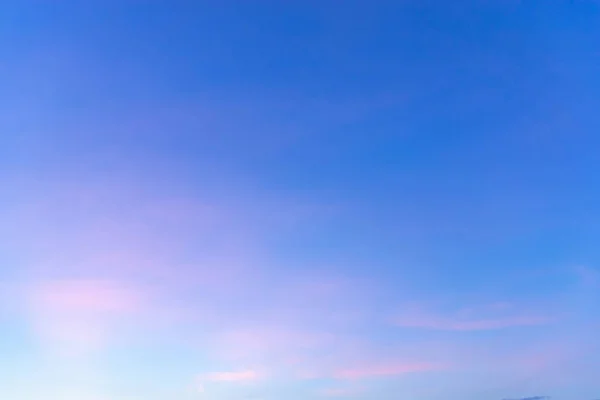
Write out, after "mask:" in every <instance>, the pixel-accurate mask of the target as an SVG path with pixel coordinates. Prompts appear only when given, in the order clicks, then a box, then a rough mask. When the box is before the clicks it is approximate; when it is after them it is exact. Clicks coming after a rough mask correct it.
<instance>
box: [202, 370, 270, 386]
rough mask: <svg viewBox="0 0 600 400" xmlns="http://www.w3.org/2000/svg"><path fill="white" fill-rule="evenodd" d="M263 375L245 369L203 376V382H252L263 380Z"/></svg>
mask: <svg viewBox="0 0 600 400" xmlns="http://www.w3.org/2000/svg"><path fill="white" fill-rule="evenodd" d="M264 376H265V374H264V373H262V372H259V371H256V370H253V369H247V370H242V371H225V372H212V373H209V374H206V375H205V376H203V379H204V380H205V381H211V382H239V383H244V382H254V381H258V380H261V379H263V378H264Z"/></svg>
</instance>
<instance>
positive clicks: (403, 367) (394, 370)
mask: <svg viewBox="0 0 600 400" xmlns="http://www.w3.org/2000/svg"><path fill="white" fill-rule="evenodd" d="M442 368H443V365H441V364H436V363H428V362H394V363H383V364H366V365H362V366H358V367H354V368H347V369H339V370H337V371H335V372H334V377H335V378H337V379H349V380H354V379H364V378H377V377H386V376H397V375H403V374H407V373H411V372H424V371H436V370H439V369H442Z"/></svg>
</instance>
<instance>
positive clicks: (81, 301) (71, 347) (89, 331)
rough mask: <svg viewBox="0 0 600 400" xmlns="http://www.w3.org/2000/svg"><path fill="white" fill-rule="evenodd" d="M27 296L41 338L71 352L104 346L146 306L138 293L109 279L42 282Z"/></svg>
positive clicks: (51, 344)
mask: <svg viewBox="0 0 600 400" xmlns="http://www.w3.org/2000/svg"><path fill="white" fill-rule="evenodd" d="M27 296H28V300H29V301H28V303H29V306H30V317H31V323H32V327H33V329H34V331H35V333H36V334H37V336H38V337H39V338H40V340H42V341H44V342H47V341H49V342H50V343H49V346H50V347H51V348H55V349H57V350H59V351H65V352H67V353H73V352H75V353H82V352H83V353H85V352H89V351H91V350H95V349H98V348H101V347H103V346H104V345H106V343H107V341H108V340H109V339H110V338H111V337H112V333H113V331H114V330H115V329H116V327H117V326H118V325H119V323H120V322H124V321H125V320H126V318H127V317H129V316H133V315H135V314H136V313H139V312H141V311H142V309H143V307H144V301H143V296H142V295H141V293H140V292H139V291H138V290H136V289H133V288H131V287H128V286H125V285H122V284H119V283H116V282H112V281H107V280H55V281H47V282H41V283H38V284H35V285H33V286H32V287H31V288H30V290H28V292H27Z"/></svg>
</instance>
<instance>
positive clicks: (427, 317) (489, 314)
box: [392, 303, 554, 331]
mask: <svg viewBox="0 0 600 400" xmlns="http://www.w3.org/2000/svg"><path fill="white" fill-rule="evenodd" d="M500 304H502V306H501V307H500V306H499V304H494V305H492V306H488V307H480V308H478V309H463V310H459V311H458V312H454V313H450V314H447V315H444V314H441V313H433V312H426V311H422V310H415V309H412V310H410V311H409V312H405V313H403V314H401V315H400V316H396V317H395V318H393V319H392V321H393V323H394V324H395V325H397V326H400V327H406V328H421V329H433V330H443V331H485V330H496V329H505V328H511V327H519V326H521V327H522V326H536V325H544V324H548V323H550V322H552V321H553V320H554V318H551V317H548V316H545V315H535V314H527V313H518V312H514V311H513V310H511V309H510V307H509V306H507V305H504V304H503V303H500Z"/></svg>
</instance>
